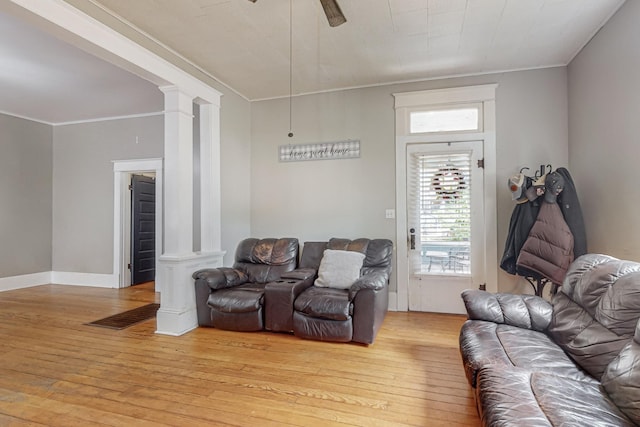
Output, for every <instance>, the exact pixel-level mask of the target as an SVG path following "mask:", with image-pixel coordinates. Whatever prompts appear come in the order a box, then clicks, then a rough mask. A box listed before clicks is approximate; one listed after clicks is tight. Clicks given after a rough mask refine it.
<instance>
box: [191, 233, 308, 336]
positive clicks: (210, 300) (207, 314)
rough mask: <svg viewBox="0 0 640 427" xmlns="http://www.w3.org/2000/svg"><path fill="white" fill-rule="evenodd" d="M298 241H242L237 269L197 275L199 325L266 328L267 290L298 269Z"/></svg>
mask: <svg viewBox="0 0 640 427" xmlns="http://www.w3.org/2000/svg"><path fill="white" fill-rule="evenodd" d="M298 248H299V245H298V239H296V238H280V239H272V238H271V239H255V238H249V239H245V240H243V241H241V242H240V244H239V245H238V248H237V249H236V254H235V262H234V264H233V268H229V267H221V268H208V269H203V270H198V271H196V272H195V273H193V278H194V279H195V287H196V308H197V313H198V324H199V325H200V326H213V327H215V328H218V329H226V330H231V331H260V330H263V329H264V328H265V321H264V317H265V315H264V306H265V302H264V301H265V287H266V286H267V285H268V284H269V283H272V282H275V281H277V280H279V279H280V277H281V276H282V275H283V274H284V273H286V272H290V271H292V270H294V269H295V268H296V266H297V261H298Z"/></svg>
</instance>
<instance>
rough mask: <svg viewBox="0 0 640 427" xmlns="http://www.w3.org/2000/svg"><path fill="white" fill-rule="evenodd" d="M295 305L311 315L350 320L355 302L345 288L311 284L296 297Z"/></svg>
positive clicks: (296, 309) (300, 310)
mask: <svg viewBox="0 0 640 427" xmlns="http://www.w3.org/2000/svg"><path fill="white" fill-rule="evenodd" d="M294 307H295V311H299V312H301V313H304V314H305V315H307V316H309V317H317V318H321V319H328V320H349V319H351V316H352V314H353V304H352V303H351V301H350V300H349V292H348V291H347V290H345V289H333V288H319V287H315V286H311V287H310V288H309V289H307V290H306V291H304V292H302V293H301V294H300V296H299V297H298V298H296V301H295V303H294Z"/></svg>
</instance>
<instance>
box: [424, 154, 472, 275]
mask: <svg viewBox="0 0 640 427" xmlns="http://www.w3.org/2000/svg"><path fill="white" fill-rule="evenodd" d="M418 162H419V171H420V172H419V183H418V189H419V190H418V191H419V194H418V203H419V207H420V244H421V253H422V257H421V258H422V269H421V270H422V272H423V273H424V272H426V273H431V274H442V273H454V274H470V259H469V243H470V237H471V171H470V169H471V155H470V153H461V154H446V155H425V154H423V155H420V156H419V158H418Z"/></svg>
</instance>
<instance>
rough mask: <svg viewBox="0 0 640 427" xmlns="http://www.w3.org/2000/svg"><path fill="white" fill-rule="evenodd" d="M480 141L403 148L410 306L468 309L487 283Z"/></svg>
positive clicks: (446, 310)
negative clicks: (468, 297)
mask: <svg viewBox="0 0 640 427" xmlns="http://www.w3.org/2000/svg"><path fill="white" fill-rule="evenodd" d="M482 154H483V143H482V141H463V142H446V143H428V144H427V143H425V144H409V145H408V146H407V169H406V170H407V225H408V230H407V233H408V236H409V241H408V245H409V248H408V258H409V259H408V269H409V272H408V273H409V275H408V276H409V283H408V300H409V310H412V311H430V312H441V313H466V311H465V309H464V305H463V303H462V299H461V298H460V293H461V292H462V291H463V290H465V289H470V288H478V285H479V284H481V283H484V282H485V280H484V279H485V271H484V269H485V259H484V256H485V253H484V248H485V238H486V236H485V230H484V186H483V181H484V179H483V168H482V164H481V163H480V161H481V159H482V158H483V155H482Z"/></svg>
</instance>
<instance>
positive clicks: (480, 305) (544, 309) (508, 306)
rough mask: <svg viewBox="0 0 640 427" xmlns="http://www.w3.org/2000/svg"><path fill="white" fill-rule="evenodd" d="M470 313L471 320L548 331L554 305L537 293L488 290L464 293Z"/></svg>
mask: <svg viewBox="0 0 640 427" xmlns="http://www.w3.org/2000/svg"><path fill="white" fill-rule="evenodd" d="M462 299H463V301H464V305H465V308H466V309H467V314H468V315H469V319H471V320H485V321H488V322H494V323H504V324H507V325H511V326H517V327H520V328H526V329H531V330H534V331H540V332H542V331H544V330H546V329H547V327H548V326H549V323H550V322H551V316H552V313H553V307H552V305H551V304H550V303H549V302H548V301H546V300H545V299H543V298H541V297H538V296H535V295H515V294H506V293H498V294H492V293H489V292H486V291H479V290H471V289H469V290H466V291H464V292H462Z"/></svg>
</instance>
